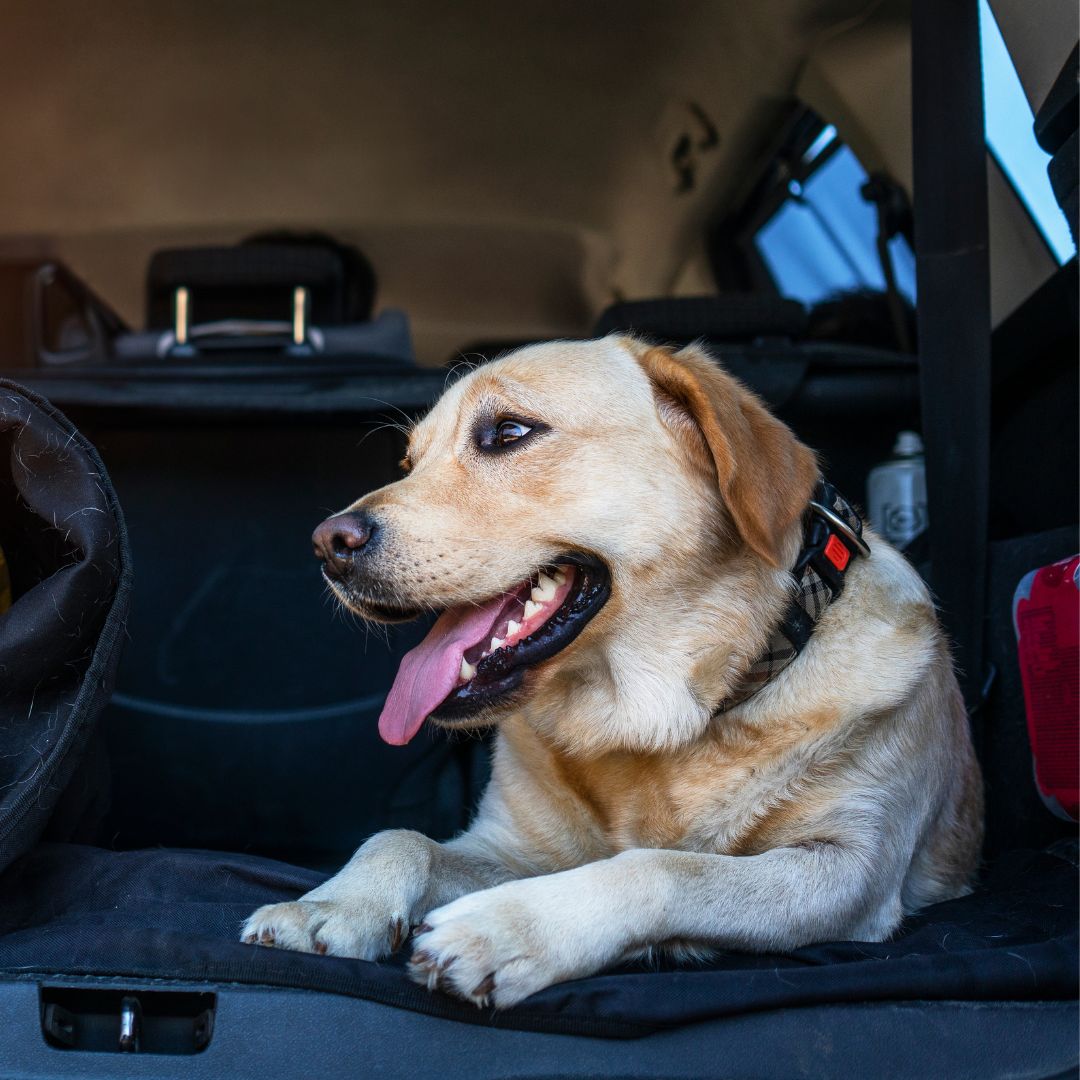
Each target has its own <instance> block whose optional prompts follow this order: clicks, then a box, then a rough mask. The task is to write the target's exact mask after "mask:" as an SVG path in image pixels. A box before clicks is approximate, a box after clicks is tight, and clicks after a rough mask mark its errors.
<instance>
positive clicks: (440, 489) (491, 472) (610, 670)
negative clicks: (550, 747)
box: [314, 336, 817, 748]
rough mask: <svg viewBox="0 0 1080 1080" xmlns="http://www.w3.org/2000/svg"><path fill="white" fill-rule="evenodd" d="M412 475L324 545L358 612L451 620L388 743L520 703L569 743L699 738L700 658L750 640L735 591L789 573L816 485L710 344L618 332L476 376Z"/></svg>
mask: <svg viewBox="0 0 1080 1080" xmlns="http://www.w3.org/2000/svg"><path fill="white" fill-rule="evenodd" d="M403 465H404V468H405V470H406V473H407V475H406V476H405V477H404V478H403V479H401V480H399V481H398V482H396V483H393V484H390V485H388V486H387V487H384V488H381V489H379V490H378V491H375V492H372V493H371V494H369V495H366V496H365V497H364V498H362V499H360V500H359V501H358V502H357V503H355V504H354V505H353V506H351V507H350V508H349V509H348V510H347V511H344V512H343V513H341V514H339V515H336V516H334V517H332V518H329V519H328V520H327V521H326V522H324V523H323V524H322V525H321V526H320V527H319V529H317V530H316V533H315V538H314V539H315V546H316V553H317V554H318V555H319V556H320V557H321V558H322V559H323V562H324V573H325V575H326V577H327V580H328V581H329V582H330V584H331V586H332V587H333V589H334V592H335V593H336V594H337V596H338V597H339V598H340V599H341V600H342V602H344V603H345V604H346V605H347V606H348V607H349V608H351V609H352V610H353V611H355V612H357V613H358V614H360V615H361V616H363V617H365V618H368V619H374V620H379V621H397V620H404V619H410V618H414V617H416V616H417V615H418V614H419V613H421V612H422V611H439V612H441V614H440V615H439V618H438V620H437V621H436V623H435V626H434V627H433V629H432V630H431V632H430V633H429V634H428V636H427V637H426V638H425V640H424V641H423V643H421V644H420V645H419V646H417V648H416V649H414V650H413V651H412V652H411V653H410V654H408V655H407V656H406V657H405V659H404V660H403V662H402V665H401V669H400V671H399V673H398V676H397V679H396V681H395V683H394V687H393V689H392V690H391V692H390V695H389V697H388V699H387V704H386V708H385V709H384V712H383V715H382V718H381V720H380V731H381V733H382V735H383V737H384V738H385V739H386V740H387V741H388V742H391V743H395V744H400V743H404V742H407V741H408V740H409V739H410V738H412V736H413V735H415V734H416V732H417V731H418V730H419V728H420V726H421V725H422V724H423V722H424V720H425V719H426V718H428V717H429V716H430V717H432V718H433V719H434V720H436V721H437V722H439V723H441V724H443V725H445V726H457V727H461V726H473V725H480V724H489V723H492V722H494V721H497V720H499V719H500V718H502V717H504V716H506V715H508V714H509V713H511V712H513V711H516V710H520V709H525V710H526V712H527V713H528V715H529V718H530V720H532V721H533V722H535V723H537V724H539V725H541V726H543V727H546V728H547V729H548V730H549V731H550V732H551V733H552V734H553V735H554V736H556V737H558V738H560V739H561V740H562V741H563V742H565V743H567V744H568V745H577V746H591V747H598V746H614V745H631V746H637V747H653V748H658V747H660V746H663V745H670V744H671V743H672V742H673V741H675V740H677V739H678V738H680V737H685V736H688V735H690V734H692V733H693V732H692V731H691V730H690V729H691V728H692V727H694V726H695V725H700V723H702V722H704V721H703V719H702V717H703V715H704V718H705V719H707V714H708V710H707V707H706V703H705V701H704V698H705V697H706V696H707V694H708V688H707V686H706V685H705V684H707V683H708V682H709V679H708V678H705V677H704V676H703V675H702V670H703V668H702V664H701V660H702V656H703V654H704V652H707V651H708V650H709V648H710V645H709V642H710V641H713V639H714V638H718V637H719V638H724V637H725V636H726V637H728V638H730V637H731V636H732V635H733V634H738V633H739V630H738V625H737V624H738V621H739V620H738V617H737V616H735V615H733V614H732V610H733V609H732V604H731V589H732V586H733V584H737V585H739V587H740V588H742V589H743V591H747V588H749V591H750V592H753V590H755V589H759V590H760V589H764V586H765V584H766V583H768V582H772V583H773V584H777V583H779V582H780V581H781V580H782V579H783V577H784V571H785V569H786V567H787V565H788V564H789V561H790V560H791V559H793V558H794V554H795V551H796V550H797V548H798V536H799V531H800V530H799V521H800V518H801V515H802V512H803V510H804V509H805V507H806V504H807V501H808V499H809V498H810V495H811V491H812V489H813V485H814V483H815V481H816V477H817V467H816V463H815V460H814V457H813V455H812V453H811V452H810V451H809V450H807V449H806V448H805V447H804V446H802V445H801V444H800V443H798V442H797V441H796V439H795V438H794V436H793V435H792V434H791V432H790V431H789V430H788V429H787V428H786V427H784V425H783V424H781V423H780V422H779V421H778V420H776V419H775V418H774V417H773V416H771V414H770V413H769V412H768V411H767V410H766V409H765V408H764V407H763V406H762V405H761V403H760V402H759V401H758V400H757V399H756V398H755V397H754V396H753V395H752V394H750V393H749V392H748V391H747V390H746V389H745V388H744V387H742V386H741V385H740V384H739V383H738V382H736V381H735V380H734V379H732V378H731V377H730V376H728V375H727V374H725V373H724V372H723V371H722V370H721V369H720V368H719V367H718V366H717V365H716V364H715V363H714V362H713V361H712V360H711V359H710V358H709V357H708V356H707V355H705V354H704V353H703V352H702V351H701V350H698V349H693V348H692V349H685V350H682V351H681V352H677V353H673V352H672V351H670V350H668V349H663V348H655V347H649V346H646V345H644V344H643V343H641V342H638V341H636V340H634V339H632V338H626V337H618V336H612V337H608V338H605V339H603V340H600V341H591V342H554V343H551V344H546V345H536V346H530V347H528V348H525V349H521V350H519V351H518V352H515V353H513V354H511V355H509V356H507V357H504V358H502V359H500V360H497V361H495V362H493V363H490V364H486V365H484V366H483V367H480V368H477V369H475V370H473V371H471V372H470V373H469V374H467V375H466V376H464V377H463V378H461V379H460V380H459V381H458V382H456V383H455V384H454V385H453V386H452V387H451V388H450V389H449V390H448V391H447V392H446V393H445V394H444V395H443V397H442V398H441V399H440V400H439V402H438V403H437V404H436V405H435V407H434V408H433V409H432V410H431V412H430V413H429V414H428V415H427V416H426V417H425V418H424V419H423V420H422V421H420V422H419V423H418V424H417V425H416V427H415V428H414V429H413V431H412V433H411V437H410V439H409V446H408V453H407V456H406V458H405V461H404V462H403ZM765 591H767V590H765ZM736 592H738V589H736ZM717 619H719V624H718V625H710V622H712V623H715V622H716V620H717ZM725 620H726V622H725ZM751 637H752V635H751ZM747 645H748V647H750V648H755V647H756V641H748V642H747ZM728 646H729V648H728V651H729V652H730V650H731V647H732V643H731V642H729V643H728ZM711 647H712V648H715V647H716V642H715V641H713V644H712V646H711ZM735 647H736V651H737V643H735ZM726 656H727V654H725V657H726ZM723 663H724V660H723V658H721V664H720V667H721V668H722V667H723ZM713 681H714V682H715V679H714V680H713ZM717 685H720V686H722V672H721V682H720V683H719V684H717ZM571 702H572V707H571V704H570V703H571ZM703 709H704V710H705V712H704V714H703V712H702V710H703ZM571 713H572V714H573V719H572V721H571V719H570V714H571Z"/></svg>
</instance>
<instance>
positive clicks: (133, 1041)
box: [120, 997, 142, 1054]
mask: <svg viewBox="0 0 1080 1080" xmlns="http://www.w3.org/2000/svg"><path fill="white" fill-rule="evenodd" d="M141 1027H142V1006H141V1005H140V1004H139V999H138V998H137V997H125V998H123V999H122V1000H121V1002H120V1049H121V1051H122V1052H123V1053H125V1054H134V1053H136V1052H137V1051H138V1049H139V1035H140V1031H139V1029H140V1028H141Z"/></svg>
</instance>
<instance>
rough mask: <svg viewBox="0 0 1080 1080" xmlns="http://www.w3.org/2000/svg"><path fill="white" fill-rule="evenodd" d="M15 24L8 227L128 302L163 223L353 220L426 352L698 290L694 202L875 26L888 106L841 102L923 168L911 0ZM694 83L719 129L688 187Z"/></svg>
mask: <svg viewBox="0 0 1080 1080" xmlns="http://www.w3.org/2000/svg"><path fill="white" fill-rule="evenodd" d="M4 24H5V33H4V38H5V40H6V42H7V44H8V49H7V50H5V52H6V53H7V55H6V56H5V57H4V62H3V63H2V64H0V100H2V101H3V102H4V106H3V108H2V110H0V154H2V155H3V158H4V160H5V161H6V162H7V163H8V167H7V168H5V169H3V170H0V237H7V238H9V241H8V243H7V245H6V246H7V247H8V248H9V249H10V248H14V249H21V250H27V249H28V248H35V247H36V248H38V249H40V250H49V251H57V252H59V253H60V254H62V255H64V256H66V257H67V258H68V259H69V260H70V261H71V262H72V263H73V265H74V266H75V267H76V269H77V270H79V271H81V272H82V273H84V274H85V275H86V276H87V277H89V278H90V280H91V281H92V282H93V283H94V284H95V285H97V286H98V287H99V289H100V291H102V292H103V293H104V294H105V295H106V296H107V297H108V298H109V299H110V300H112V301H113V302H114V303H115V304H116V305H117V306H118V307H119V308H120V309H121V311H122V312H123V313H124V314H125V316H127V317H128V318H129V319H131V320H132V321H134V322H136V323H138V322H139V321H140V320H141V306H142V276H143V271H144V268H145V263H146V259H147V258H148V256H149V254H150V252H151V251H152V250H153V249H154V248H155V247H158V246H162V245H164V244H168V243H175V242H185V243H186V242H192V243H195V242H204V241H218V240H232V239H235V238H239V237H240V236H242V235H243V234H244V233H245V232H248V231H251V230H253V229H257V228H263V227H267V226H271V225H289V226H297V227H322V228H327V229H330V230H332V231H334V232H337V233H338V234H341V235H343V236H344V237H346V238H350V239H354V240H356V241H357V242H359V243H360V245H361V246H362V247H364V248H365V249H366V250H367V251H368V252H369V254H370V255H371V256H372V258H373V261H374V262H375V264H376V267H377V269H378V271H379V274H380V279H381V282H382V286H383V287H382V290H381V300H382V302H383V303H384V304H390V303H393V304H398V305H400V306H403V307H405V308H406V309H407V310H408V311H409V312H410V314H411V315H412V317H413V320H414V327H415V329H416V335H417V340H418V346H419V348H420V352H421V355H422V357H423V359H424V360H425V361H427V362H440V361H442V360H444V359H445V358H446V357H447V355H448V354H449V353H450V351H451V350H452V349H454V348H456V347H460V346H463V345H465V344H466V343H467V342H468V341H469V340H470V339H475V338H478V337H484V338H491V337H498V336H506V337H508V338H513V337H517V336H521V337H530V336H551V335H555V334H575V333H583V332H585V331H587V329H588V326H589V324H590V322H591V319H592V316H593V315H594V314H595V312H596V311H597V310H598V309H599V308H600V307H602V306H603V305H604V304H605V303H607V302H609V301H610V300H611V299H612V298H614V297H616V296H619V295H628V296H641V295H650V294H653V295H655V294H662V293H665V292H668V291H670V290H671V289H672V288H674V287H677V288H679V289H682V290H690V291H693V290H694V289H697V288H701V287H702V286H703V285H704V284H707V282H706V281H705V279H704V275H703V273H702V272H701V268H700V258H696V257H697V256H699V253H700V238H701V233H702V228H703V225H704V223H705V221H706V220H707V219H708V218H709V217H710V216H711V215H714V214H716V213H717V212H718V210H719V208H721V207H722V206H723V205H724V202H725V199H727V198H730V195H731V193H732V192H733V191H736V190H738V189H739V187H740V186H741V184H742V182H743V181H744V180H745V177H746V175H747V170H748V168H749V167H750V165H751V163H752V162H753V161H755V159H756V156H757V155H758V154H759V153H760V151H761V149H762V146H763V145H764V143H765V142H766V141H767V139H768V137H769V135H770V134H771V131H772V127H773V125H774V124H775V122H776V119H777V117H778V115H779V112H780V109H781V107H782V104H783V102H784V101H785V100H786V99H788V97H789V96H790V95H791V94H792V93H793V92H794V90H795V87H796V86H797V85H798V83H799V80H800V75H801V74H802V73H803V72H804V68H805V66H806V60H807V57H808V56H810V55H811V54H812V53H814V52H815V51H816V52H818V53H819V54H820V55H823V56H827V55H829V54H830V52H831V53H837V50H838V49H841V48H842V47H846V48H847V51H848V53H849V54H850V53H852V50H854V54H855V55H857V56H858V55H861V56H863V57H864V58H865V57H866V56H867V55H868V53H867V50H866V49H864V48H860V47H859V42H863V43H864V44H865V43H867V42H870V43H872V45H873V50H874V54H873V55H875V56H880V57H883V58H889V57H890V56H891V57H892V59H891V60H890V61H889V62H890V63H891V64H892V67H891V68H889V67H888V66H886V68H885V72H887V74H884V73H882V72H881V71H879V72H878V73H877V75H876V76H875V73H874V71H870V72H865V71H864V72H863V73H862V75H861V76H860V77H861V78H862V79H863V81H864V82H865V81H866V80H867V79H868V80H869V81H870V83H873V82H874V79H875V78H877V82H878V85H877V86H876V87H875V86H871V87H870V88H869V90H868V91H867V90H866V89H865V88H864V92H867V93H868V94H869V100H870V101H872V102H873V103H874V109H873V112H872V113H869V112H868V115H866V116H864V117H862V118H861V119H860V118H859V117H858V112H859V110H858V103H857V102H851V101H848V110H847V111H848V113H849V117H848V118H847V119H848V120H849V123H848V127H849V128H850V129H851V132H852V135H853V136H854V141H860V140H861V142H862V144H863V145H861V146H859V147H857V149H859V151H860V152H861V153H864V154H868V155H869V157H870V159H871V160H874V159H878V160H882V161H884V162H887V163H888V164H889V165H890V167H892V168H893V170H894V171H895V172H896V173H897V174H898V175H899V176H901V178H903V179H907V173H908V171H909V168H910V166H909V163H908V160H907V139H908V132H907V131H902V132H897V131H895V130H894V129H893V128H894V126H895V125H892V126H890V125H888V124H885V125H883V124H882V123H876V124H875V121H874V117H875V116H877V117H881V116H885V117H886V118H888V119H889V120H891V119H892V118H893V117H896V116H899V117H900V118H901V122H904V121H906V120H907V115H906V112H905V110H906V101H907V93H908V91H907V86H906V84H904V85H902V86H896V85H895V79H894V78H892V74H893V71H894V70H895V66H896V63H897V60H896V56H897V45H896V43H897V42H902V40H903V38H904V35H905V34H906V10H905V5H904V4H903V3H900V2H895V0H889V2H881V0H878V2H867V0H829V2H821V0H817V2H813V0H756V2H746V0H743V2H741V3H736V2H733V0H667V2H659V0H606V2H596V0H594V2H591V3H589V2H580V0H548V2H544V3H539V2H533V3H515V4H506V3H496V2H480V0H468V2H464V3H434V2H423V0H409V2H395V3H378V4H372V3H368V4H360V3H352V4H346V3H319V4H311V3H307V4H297V3H291V2H288V3H287V2H284V0H264V2H261V3H254V2H246V3H235V2H234V3H209V2H208V0H198V2H194V3H188V4H185V5H171V4H170V5H166V4H158V3H151V2H143V3H135V2H131V0H123V2H121V0H109V2H107V3H102V4H85V3H73V2H69V0H63V2H58V3H50V4H31V3H28V2H25V0H19V2H16V3H8V4H5V6H4ZM12 46H14V47H12ZM890 50H891V51H890ZM898 55H899V58H900V60H899V62H900V63H901V64H902V63H903V62H904V57H905V55H906V54H905V53H904V51H903V48H902V47H900V50H899V54H898ZM863 66H864V67H866V66H867V65H866V64H865V63H864V64H863ZM871 66H879V65H876V64H875V65H871ZM830 70H833V69H830ZM837 70H838V69H837ZM811 76H812V72H811V73H810V74H809V75H807V77H806V78H804V80H803V81H804V83H805V82H807V81H808V80H809V81H811V82H812V81H813V80H812V77H811ZM821 82H822V80H820V79H819V80H818V84H819V85H820V84H821ZM841 89H842V88H841ZM834 90H835V87H834ZM833 96H834V98H835V97H836V96H837V94H836V93H834V95H833ZM841 96H842V95H841ZM848 96H849V97H850V96H851V95H850V94H849V95H848ZM688 102H696V103H698V104H699V105H700V106H701V107H702V108H703V109H704V110H705V112H706V113H707V114H708V116H709V118H710V119H711V120H712V122H713V123H715V125H716V127H717V129H718V131H719V135H720V142H719V146H718V148H717V149H716V150H715V151H714V152H711V153H705V154H704V155H702V159H701V167H700V170H699V175H698V183H697V186H696V188H695V190H694V191H693V192H691V193H689V194H682V195H680V194H676V192H675V178H674V174H673V171H672V168H671V165H670V161H669V159H670V153H671V149H672V147H673V145H674V143H675V141H676V140H677V138H678V136H679V135H680V134H681V132H682V131H683V130H684V128H686V125H687V124H688V123H689V124H690V125H691V130H692V128H693V122H692V121H689V120H688V119H687V117H688V112H687V103H688ZM882 110H884V112H882ZM908 122H909V121H908ZM842 129H843V126H842ZM12 165H14V167H12ZM695 267H696V270H695Z"/></svg>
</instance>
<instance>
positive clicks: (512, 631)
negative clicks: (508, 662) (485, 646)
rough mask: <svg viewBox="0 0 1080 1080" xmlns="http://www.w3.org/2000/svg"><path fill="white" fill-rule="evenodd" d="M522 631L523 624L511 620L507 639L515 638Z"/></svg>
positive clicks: (507, 629)
mask: <svg viewBox="0 0 1080 1080" xmlns="http://www.w3.org/2000/svg"><path fill="white" fill-rule="evenodd" d="M520 629H521V623H519V622H514V620H513V619H511V620H510V621H509V622H508V623H507V624H506V636H507V637H513V636H514V635H515V634H516V633H517V632H518V631H519V630H520Z"/></svg>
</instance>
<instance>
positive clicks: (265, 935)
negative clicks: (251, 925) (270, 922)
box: [259, 930, 274, 945]
mask: <svg viewBox="0 0 1080 1080" xmlns="http://www.w3.org/2000/svg"><path fill="white" fill-rule="evenodd" d="M259 944H260V945H273V944H274V931H273V930H264V931H263V932H262V933H261V934H260V935H259Z"/></svg>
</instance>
